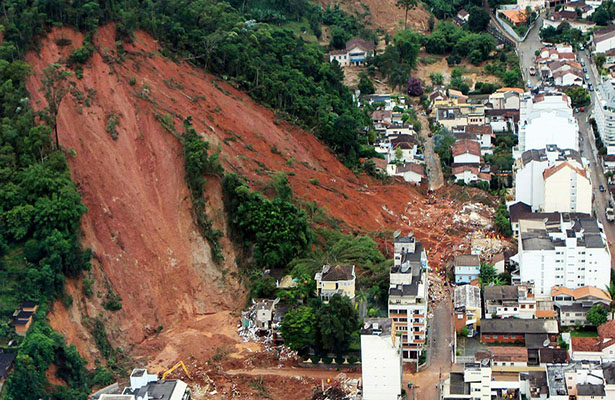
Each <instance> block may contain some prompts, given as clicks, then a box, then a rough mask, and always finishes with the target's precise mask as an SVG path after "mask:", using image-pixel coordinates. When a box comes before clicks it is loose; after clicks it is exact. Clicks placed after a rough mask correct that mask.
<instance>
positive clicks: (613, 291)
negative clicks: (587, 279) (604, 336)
mask: <svg viewBox="0 0 615 400" xmlns="http://www.w3.org/2000/svg"><path fill="white" fill-rule="evenodd" d="M606 293H607V294H608V295H609V298H610V299H611V303H610V304H609V310H610V311H611V319H614V317H615V281H611V283H609V284H608V285H607V286H606Z"/></svg>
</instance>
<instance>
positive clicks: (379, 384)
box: [361, 318, 403, 400]
mask: <svg viewBox="0 0 615 400" xmlns="http://www.w3.org/2000/svg"><path fill="white" fill-rule="evenodd" d="M361 376H362V379H363V396H364V398H365V399H374V400H397V399H399V398H400V396H401V390H402V378H403V367H402V357H401V336H398V335H397V334H396V330H395V328H394V327H393V324H392V321H391V320H390V319H388V318H366V319H365V320H364V321H363V327H362V329H361Z"/></svg>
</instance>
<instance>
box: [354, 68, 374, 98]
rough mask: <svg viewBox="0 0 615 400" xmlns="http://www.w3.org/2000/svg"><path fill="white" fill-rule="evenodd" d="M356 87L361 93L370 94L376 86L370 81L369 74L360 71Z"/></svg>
mask: <svg viewBox="0 0 615 400" xmlns="http://www.w3.org/2000/svg"><path fill="white" fill-rule="evenodd" d="M358 89H359V91H360V92H361V94H362V95H364V94H372V93H374V92H375V91H376V88H375V87H374V83H373V82H372V80H371V79H369V76H367V74H366V73H365V71H361V72H360V73H359V84H358Z"/></svg>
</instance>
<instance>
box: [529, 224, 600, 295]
mask: <svg viewBox="0 0 615 400" xmlns="http://www.w3.org/2000/svg"><path fill="white" fill-rule="evenodd" d="M547 222H549V221H548V220H547V221H545V220H527V219H524V220H520V221H519V231H520V234H519V237H518V248H519V252H518V254H517V260H518V262H519V272H520V279H521V281H522V282H528V283H532V284H533V285H534V288H535V291H534V293H535V295H536V296H550V295H551V288H552V287H553V286H565V287H568V288H571V289H575V288H578V287H581V286H601V285H604V282H609V281H610V277H611V268H610V265H611V262H610V260H611V255H610V253H609V249H608V246H606V236H605V234H604V230H603V229H602V226H601V224H600V222H599V221H597V220H596V219H592V218H570V219H569V220H568V221H565V220H564V219H563V218H562V219H561V220H560V221H559V223H549V224H548V225H547Z"/></svg>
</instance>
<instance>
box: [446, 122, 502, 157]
mask: <svg viewBox="0 0 615 400" xmlns="http://www.w3.org/2000/svg"><path fill="white" fill-rule="evenodd" d="M451 133H452V134H453V136H455V138H456V139H457V140H472V141H477V142H478V143H479V145H480V152H481V156H482V155H485V154H493V143H492V140H493V139H495V134H494V133H493V129H492V127H491V125H489V124H485V125H465V126H455V127H453V129H452V130H451Z"/></svg>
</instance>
